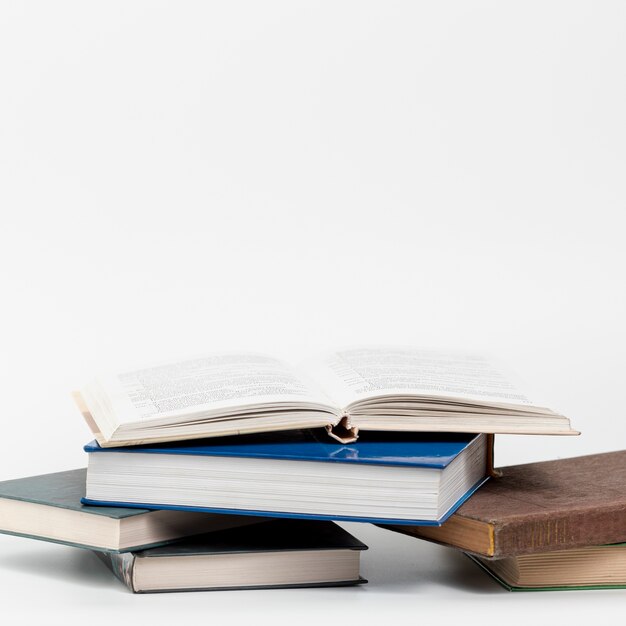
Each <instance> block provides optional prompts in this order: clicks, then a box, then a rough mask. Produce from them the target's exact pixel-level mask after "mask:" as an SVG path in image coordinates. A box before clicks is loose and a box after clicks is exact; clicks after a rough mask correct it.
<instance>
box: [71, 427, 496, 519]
mask: <svg viewBox="0 0 626 626" xmlns="http://www.w3.org/2000/svg"><path fill="white" fill-rule="evenodd" d="M85 450H86V452H88V453H89V467H88V471H87V490H86V498H85V499H84V500H83V502H84V503H86V504H91V505H105V506H113V505H114V506H127V507H141V508H147V509H180V510H189V511H205V512H212V513H230V514H239V515H261V516H271V517H289V518H309V519H320V520H342V521H355V522H370V523H391V522H392V523H394V524H412V525H418V524H419V525H439V524H441V523H442V522H443V521H444V520H445V519H447V518H448V517H449V516H450V515H451V514H452V513H453V512H454V511H455V510H456V509H457V508H458V507H459V506H460V505H461V503H462V502H464V501H465V500H466V499H467V498H468V497H469V496H470V495H471V494H472V493H473V492H474V491H475V490H476V489H477V488H478V487H479V486H480V485H481V484H482V483H483V482H484V481H485V480H486V478H487V476H488V474H489V471H490V468H491V454H492V447H491V438H489V437H488V436H486V435H466V434H456V433H454V434H432V435H415V434H407V435H402V434H399V433H376V434H375V433H368V434H367V435H366V436H363V437H362V438H361V439H359V440H358V441H357V442H354V443H351V444H347V445H346V444H339V443H335V442H332V441H330V440H329V439H328V438H326V437H323V438H322V437H319V436H318V435H317V433H316V432H315V431H312V430H305V431H294V432H291V433H280V434H274V435H272V436H269V435H241V436H238V437H225V438H221V439H210V440H204V441H200V442H198V441H195V442H193V441H192V442H186V443H182V444H181V443H166V444H161V445H149V446H132V447H128V448H101V447H100V446H99V445H98V444H97V443H96V442H92V443H90V444H88V445H87V446H86V447H85Z"/></svg>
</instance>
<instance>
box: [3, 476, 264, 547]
mask: <svg viewBox="0 0 626 626" xmlns="http://www.w3.org/2000/svg"><path fill="white" fill-rule="evenodd" d="M86 471H87V470H86V469H85V468H82V469H76V470H69V471H66V472H57V473H54V474H44V475H41V476H30V477H28V478H18V479H15V480H6V481H4V482H0V532H1V533H5V534H10V535H18V536H21V537H30V538H33V539H43V540H45V541H53V542H56V543H62V544H66V545H72V546H78V547H81V548H90V549H92V550H105V551H119V552H124V551H128V550H138V549H141V548H146V547H151V546H156V545H161V544H164V543H167V542H170V541H175V540H177V539H181V538H183V537H189V536H191V535H197V534H201V533H206V532H210V531H216V530H222V529H224V528H232V527H234V526H242V525H249V524H251V523H257V522H258V521H259V520H258V519H256V518H254V517H247V516H237V515H217V514H210V513H191V512H187V511H149V510H147V509H128V508H121V507H101V506H98V507H96V506H86V505H83V504H81V498H83V497H84V496H85V479H86Z"/></svg>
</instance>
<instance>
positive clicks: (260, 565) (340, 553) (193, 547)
mask: <svg viewBox="0 0 626 626" xmlns="http://www.w3.org/2000/svg"><path fill="white" fill-rule="evenodd" d="M366 549H367V546H366V545H365V544H363V543H361V542H360V541H359V540H358V539H356V538H355V537H353V536H352V535H351V534H350V533H348V532H347V531H345V530H344V529H343V528H341V527H340V526H338V525H337V524H334V523H333V522H320V521H310V520H287V519H285V520H271V521H267V522H265V523H262V524H254V525H252V526H247V527H245V528H233V529H230V530H224V531H220V532H214V533H208V534H206V535H202V536H199V537H194V538H190V539H184V540H181V541H177V542H176V543H173V544H170V545H167V546H163V547H160V548H153V549H149V550H142V551H139V552H130V553H125V554H119V553H118V554H115V553H98V557H99V558H100V560H102V561H103V562H104V563H105V564H106V565H107V566H108V567H109V568H110V569H111V570H112V571H113V573H114V574H115V575H116V576H117V577H118V578H119V579H120V580H121V581H122V582H123V583H124V584H125V585H126V586H127V587H128V588H129V589H130V590H131V591H133V592H134V593H154V592H165V591H208V590H226V589H266V588H284V587H328V586H343V585H358V584H361V583H365V582H367V581H366V580H364V579H363V578H361V577H360V576H359V566H360V553H361V551H362V550H366Z"/></svg>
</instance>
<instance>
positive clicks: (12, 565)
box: [0, 546, 119, 588]
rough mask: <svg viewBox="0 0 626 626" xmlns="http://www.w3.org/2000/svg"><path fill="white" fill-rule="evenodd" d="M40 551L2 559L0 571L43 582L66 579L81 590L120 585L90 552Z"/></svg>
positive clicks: (54, 549)
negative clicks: (49, 579)
mask: <svg viewBox="0 0 626 626" xmlns="http://www.w3.org/2000/svg"><path fill="white" fill-rule="evenodd" d="M47 548H48V549H45V550H39V551H33V552H31V551H15V552H11V553H9V554H6V553H5V554H3V555H2V556H0V569H3V570H9V569H10V570H12V571H17V572H22V573H25V574H30V575H33V576H38V577H40V578H54V579H60V578H61V579H63V580H64V581H67V582H71V583H73V584H77V585H80V586H81V587H99V588H103V587H106V586H111V587H114V586H117V585H118V584H119V583H118V581H117V580H115V579H114V577H113V576H111V573H110V572H109V571H108V570H107V569H106V568H105V567H103V566H102V564H101V563H99V562H98V558H97V557H96V556H95V555H94V554H92V553H91V552H89V551H87V550H76V549H72V548H67V547H65V546H48V547H47Z"/></svg>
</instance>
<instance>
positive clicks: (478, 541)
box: [384, 450, 626, 558]
mask: <svg viewBox="0 0 626 626" xmlns="http://www.w3.org/2000/svg"><path fill="white" fill-rule="evenodd" d="M384 528H388V529H390V530H395V531H397V532H401V533H404V534H407V535H411V536H415V537H419V538H420V539H429V540H431V541H436V542H437V543H442V544H444V545H448V546H452V547H455V548H460V549H461V550H465V551H467V552H472V553H474V554H478V555H480V556H482V557H490V558H501V557H509V556H516V555H520V554H533V553H537V552H549V551H551V550H567V549H570V548H577V547H583V546H592V545H602V544H609V543H618V542H624V541H626V450H623V451H620V452H608V453H605V454H593V455H590V456H582V457H576V458H571V459H561V460H558V461H545V462H542V463H529V464H526V465H514V466H511V467H505V468H502V475H501V477H499V478H492V479H491V480H489V481H488V482H487V483H486V484H485V486H484V487H482V488H481V489H479V490H478V491H477V492H476V493H475V494H474V495H473V496H472V497H471V498H470V499H469V500H468V501H467V502H465V503H464V504H463V505H462V506H461V508H460V509H459V510H458V511H457V512H456V513H455V514H454V515H452V517H450V518H449V519H448V521H446V522H444V524H443V525H442V526H439V527H426V526H422V527H416V526H387V525H385V526H384Z"/></svg>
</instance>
